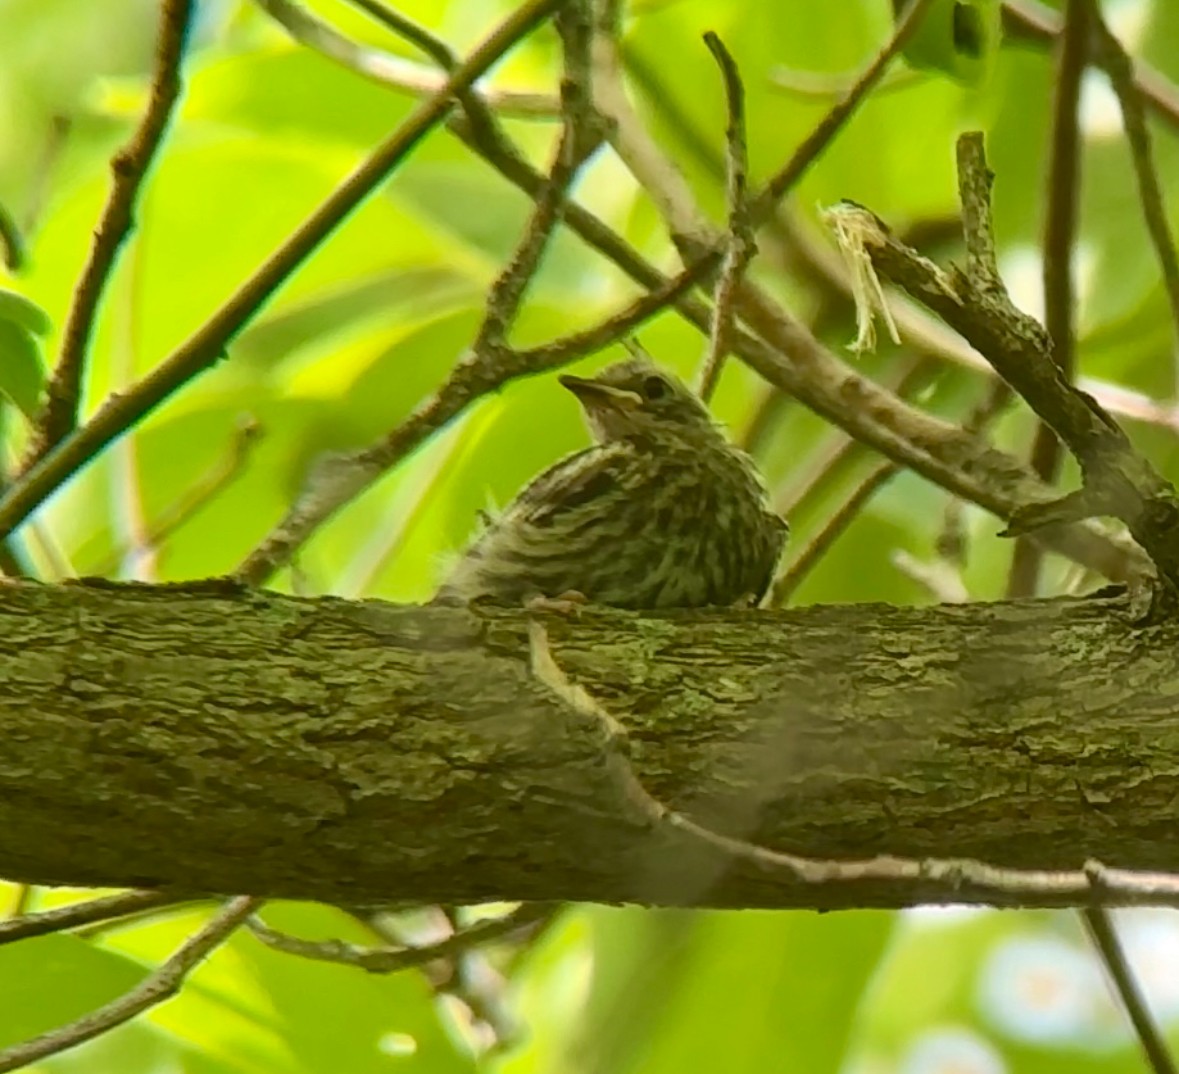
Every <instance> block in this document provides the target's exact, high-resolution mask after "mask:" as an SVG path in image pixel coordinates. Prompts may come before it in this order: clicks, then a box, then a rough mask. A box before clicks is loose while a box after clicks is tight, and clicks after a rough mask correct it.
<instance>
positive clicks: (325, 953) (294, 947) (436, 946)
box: [247, 903, 552, 973]
mask: <svg viewBox="0 0 1179 1074" xmlns="http://www.w3.org/2000/svg"><path fill="white" fill-rule="evenodd" d="M551 912H552V909H551V907H549V906H548V905H547V904H545V903H529V904H528V905H526V906H520V907H517V908H516V909H515V910H511V911H509V912H508V913H506V914H503V915H502V916H500V917H493V918H487V919H485V920H483V921H477V922H476V923H475V924H473V925H468V926H467V927H465V928H462V929H459V930H458V931H456V932H455V933H453V934H452V935H450V936H447V937H446V938H445V939H443V940H439V941H437V942H436V943H430V944H423V945H422V946H420V947H415V946H413V945H411V944H399V945H396V946H393V945H387V946H381V947H363V946H359V945H357V944H351V943H345V942H344V941H343V940H304V939H302V938H301V937H298V936H292V935H290V933H286V932H282V931H281V930H279V929H276V928H272V927H271V926H270V925H267V924H266V922H264V921H263V920H262V919H261V918H259V917H257V916H254V917H252V918H250V920H249V921H248V922H247V924H248V926H249V929H250V931H251V932H252V933H253V934H254V935H255V936H256V937H257V938H258V940H259V941H260V942H262V943H264V944H266V946H267V947H273V948H274V949H275V950H276V951H282V952H284V953H286V954H288V955H296V956H298V957H299V958H309V959H314V960H316V961H318V962H336V963H339V964H341V965H344V966H355V967H356V968H358V969H362V970H366V971H367V972H369V973H398V972H400V971H401V970H407V969H411V968H413V967H414V966H424V965H425V964H426V963H428V962H434V961H435V960H437V959H444V958H454V957H455V956H456V955H461V954H463V953H464V952H466V951H469V950H470V949H471V948H473V947H477V946H479V945H480V944H486V943H490V942H492V941H495V940H499V939H502V938H503V937H505V936H511V935H512V934H513V933H518V932H522V931H524V930H526V929H528V928H530V927H531V926H532V925H535V924H536V923H537V922H538V921H541V920H543V919H544V918H545V917H547V916H548V915H549V914H550V913H551Z"/></svg>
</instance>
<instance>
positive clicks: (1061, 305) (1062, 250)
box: [1007, 0, 1089, 599]
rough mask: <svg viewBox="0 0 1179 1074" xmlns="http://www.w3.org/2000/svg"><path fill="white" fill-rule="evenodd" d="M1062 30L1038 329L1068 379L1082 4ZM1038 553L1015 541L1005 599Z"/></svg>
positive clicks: (1032, 576) (1040, 460)
mask: <svg viewBox="0 0 1179 1074" xmlns="http://www.w3.org/2000/svg"><path fill="white" fill-rule="evenodd" d="M1067 11H1068V13H1067V17H1066V20H1065V26H1064V32H1063V34H1062V35H1061V37H1060V45H1059V57H1058V59H1057V64H1056V78H1055V80H1054V81H1055V95H1054V99H1053V108H1052V113H1053V114H1052V143H1051V146H1050V150H1049V159H1048V183H1047V187H1046V188H1045V192H1044V194H1045V206H1046V214H1045V224H1044V243H1043V273H1044V327H1045V328H1046V329H1047V331H1048V339H1049V341H1050V342H1051V344H1052V357H1053V359H1054V360H1055V362H1056V364H1057V365H1058V366H1060V369H1061V372H1062V373H1063V374H1064V376H1065V377H1067V378H1068V379H1069V380H1073V379H1074V372H1075V371H1074V365H1075V362H1074V358H1073V352H1074V350H1075V328H1074V322H1075V320H1076V312H1075V310H1074V304H1073V246H1074V243H1075V240H1076V230H1077V201H1078V197H1079V193H1080V167H1081V153H1080V135H1079V129H1078V122H1077V119H1078V117H1077V112H1078V103H1079V101H1080V97H1081V76H1082V75H1083V74H1084V73H1085V64H1086V62H1087V60H1088V53H1089V8H1088V3H1087V0H1069V4H1068V9H1067ZM1031 464H1032V469H1033V470H1034V471H1035V472H1036V473H1037V474H1038V475H1039V476H1040V477H1041V478H1043V479H1044V480H1045V481H1047V482H1049V483H1051V482H1053V481H1055V480H1056V475H1057V472H1058V470H1059V469H1060V441H1059V440H1058V439H1057V436H1056V434H1055V433H1054V432H1053V431H1052V428H1051V427H1050V426H1048V425H1045V424H1044V423H1043V422H1040V423H1039V424H1038V426H1037V429H1036V436H1035V440H1034V442H1033V444H1032V457H1031ZM1041 558H1042V554H1041V551H1040V548H1039V546H1038V545H1036V544H1035V543H1034V542H1032V541H1029V540H1028V539H1027V538H1026V537H1020V538H1018V539H1017V540H1016V542H1015V552H1014V554H1013V556H1012V562H1011V573H1010V575H1009V576H1008V579H1007V596H1008V597H1010V598H1012V599H1016V598H1019V597H1031V596H1035V593H1036V589H1037V584H1038V580H1039V576H1040V562H1041Z"/></svg>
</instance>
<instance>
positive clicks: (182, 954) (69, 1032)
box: [0, 896, 261, 1074]
mask: <svg viewBox="0 0 1179 1074" xmlns="http://www.w3.org/2000/svg"><path fill="white" fill-rule="evenodd" d="M259 905H261V900H259V899H252V898H248V897H246V896H239V897H238V898H235V899H230V900H228V901H227V902H226V903H225V904H224V905H223V906H222V908H221V909H220V910H219V911H218V912H217V913H216V914H215V915H214V916H213V917H212V918H210V920H209V922H208V923H207V924H206V925H205V926H204V928H202V929H201V930H200V931H199V932H196V933H194V934H193V935H192V936H190V937H189V938H188V939H187V940H186V941H185V942H184V943H183V944H182V945H181V946H180V947H179V948H178V949H177V950H176V952H175V953H174V954H173V955H172V956H171V957H170V958H169V959H168V960H167V961H166V962H164V963H162V964H161V965H160V967H159V968H158V969H157V970H155V971H154V972H153V973H151V974H150V975H149V976H148V977H146V978H145V979H144V980H143V981H141V982H140V983H139V984H137V985H136V986H135V987H134V988H132V989H131V990H130V991H129V992H127V993H125V994H124V995H122V996H120V997H119V998H118V999H115V1000H112V1001H111V1002H110V1003H107V1004H106V1005H105V1006H102V1007H99V1008H98V1010H96V1011H92V1012H91V1013H90V1014H86V1015H83V1016H82V1017H81V1018H79V1019H78V1020H77V1021H76V1022H71V1023H70V1024H69V1025H65V1026H62V1027H61V1028H59V1029H53V1030H50V1031H49V1032H48V1033H43V1034H42V1035H41V1036H39V1037H34V1038H33V1039H32V1040H28V1041H25V1042H24V1043H22V1044H14V1045H12V1046H11V1047H10V1048H5V1049H3V1050H0V1074H4V1072H5V1071H9V1070H17V1069H19V1068H20V1067H23V1066H27V1065H28V1064H30V1063H35V1062H37V1061H38V1060H40V1059H45V1058H47V1057H49V1056H51V1055H59V1054H60V1053H61V1052H64V1051H68V1050H69V1049H70V1048H76V1047H77V1046H78V1045H79V1044H84V1043H85V1042H86V1041H88V1040H93V1039H94V1038H95V1037H97V1036H101V1035H102V1034H103V1033H106V1032H107V1031H108V1030H111V1029H114V1028H115V1026H119V1025H122V1024H123V1023H124V1022H127V1021H130V1020H131V1019H132V1018H134V1017H135V1016H136V1015H137V1014H141V1013H142V1012H143V1011H146V1010H148V1009H149V1008H151V1007H155V1006H157V1005H158V1004H160V1003H163V1002H164V1000H166V999H170V998H171V997H172V996H174V995H175V994H176V993H177V992H178V991H179V990H180V986H181V985H182V984H183V983H184V979H185V978H186V977H187V976H188V975H189V973H191V972H192V971H193V970H194V969H196V967H197V966H198V965H200V963H201V962H203V961H204V960H205V959H206V958H207V957H208V956H209V955H210V954H211V953H212V952H213V951H215V950H216V949H217V948H218V947H220V946H221V945H222V944H223V943H224V942H225V941H226V940H227V939H228V938H229V937H230V935H231V934H232V933H233V932H234V930H235V929H237V928H238V927H239V926H240V925H241V924H242V923H243V922H244V921H245V920H246V918H248V917H249V916H250V914H252V913H253V912H254V911H255V910H256V909H257V908H258V906H259Z"/></svg>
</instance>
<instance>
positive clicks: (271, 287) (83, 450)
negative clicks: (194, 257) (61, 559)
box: [0, 0, 566, 538]
mask: <svg viewBox="0 0 1179 1074" xmlns="http://www.w3.org/2000/svg"><path fill="white" fill-rule="evenodd" d="M564 2H566V0H526V2H524V3H522V4H521V5H520V6H519V7H517V8H516V9H515V10H514V11H513V12H512V14H511V15H509V16H508V17H507V18H506V19H505V20H504V21H503V22H502V23H501V24H500V25H499V26H498V27H497V28H496V29H495V30H494V31H492V33H491V34H490V35H488V37H486V38H485V39H484V40H483V42H482V43H481V44H480V45H479V46H478V47H477V48H476V49H475V51H474V52H472V53H471V55H470V56H469V57H468V58H467V59H466V60H465V61H464V62H463V63H462V65H461V66H460V67H458V68H457V69H456V70H455V72H454V74H452V75H451V76H450V77H449V78H448V79H447V80H446V85H445V86H444V87H443V89H442V90H441V91H440V92H439V93H437V94H435V95H434V96H433V97H431V98H430V99H429V100H427V101H424V102H423V103H422V104H421V105H419V106H418V107H417V108H416V109H415V110H414V111H413V113H412V114H411V115H410V116H409V118H408V119H406V120H405V122H404V123H402V124H401V126H400V127H399V128H398V129H397V131H396V132H394V134H393V135H392V136H391V137H390V138H389V139H387V140H386V141H385V142H383V143H382V144H381V145H380V146H378V147H377V149H375V150H374V151H373V153H372V154H371V155H370V156H369V157H368V158H367V159H366V160H365V161H364V162H363V163H362V164H360V165H359V166H358V167H357V168H356V170H355V171H354V172H353V173H352V174H351V175H350V176H349V177H348V178H347V179H345V180H344V182H343V183H341V184H340V186H339V187H337V188H336V190H335V191H334V192H333V193H332V194H331V195H330V196H329V197H328V198H327V200H326V201H324V202H323V204H322V205H320V207H319V208H318V209H317V210H316V211H315V212H314V213H312V215H311V216H310V217H309V218H308V219H307V220H306V221H305V222H304V223H303V225H302V226H301V227H300V228H299V229H298V230H297V231H296V232H295V233H294V234H293V235H291V236H290V238H288V239H287V241H286V242H285V243H284V244H283V245H282V246H280V247H279V249H278V250H276V251H275V252H274V253H273V254H272V255H271V257H270V258H269V259H268V260H267V261H266V262H265V263H264V264H263V265H262V266H260V267H259V268H258V270H257V271H256V272H255V273H254V274H253V276H251V277H250V278H249V279H248V280H246V281H245V283H243V284H242V285H241V286H240V287H239V288H238V290H237V291H236V292H235V293H234V294H233V295H232V296H231V297H230V298H229V299H228V300H227V301H226V302H225V303H224V304H223V305H222V306H221V308H220V309H219V310H218V311H217V312H216V313H215V314H213V316H212V317H211V318H210V319H209V320H208V321H206V322H205V324H204V325H203V326H202V327H201V328H199V329H198V330H197V331H196V332H195V333H194V334H193V335H192V336H190V337H189V338H188V339H187V340H186V341H185V342H184V343H182V344H181V345H180V347H179V348H178V349H177V350H175V351H173V353H172V354H171V355H169V357H168V358H166V359H165V360H164V361H163V362H161V363H160V364H159V365H158V366H157V367H156V368H155V369H154V370H153V371H152V372H151V373H149V374H148V375H147V376H145V377H144V378H143V379H142V380H140V381H138V382H137V383H136V384H135V385H133V386H132V387H131V388H130V389H128V390H127V391H126V392H125V393H123V394H121V395H118V396H112V397H111V398H109V399H108V400H107V401H106V402H105V403H104V404H103V406H102V408H101V409H100V410H99V412H98V413H97V414H96V415H95V416H94V417H93V418H92V419H91V420H90V421H89V422H88V423H87V424H86V425H85V426H83V427H82V428H80V429H79V430H77V431H76V432H75V433H74V434H73V435H71V436H70V437H68V438H67V439H66V440H65V441H63V442H62V443H61V444H60V445H58V446H57V447H56V448H54V449H53V450H52V451H51V452H50V453H49V454H48V455H46V456H45V458H43V459H42V460H41V461H40V462H39V463H38V464H37V465H36V466H34V467H33V468H32V469H30V470H28V471H27V472H26V473H25V474H24V475H22V477H21V479H20V480H19V481H18V482H16V483H15V484H14V485H13V486H12V488H11V489H9V490H8V491H7V492H6V493H5V494H4V495H3V496H2V497H0V538H3V537H5V536H7V535H8V534H9V533H11V532H12V531H13V530H14V529H15V528H16V527H17V526H19V525H20V524H21V523H22V522H23V521H24V520H25V519H26V518H28V516H29V515H30V514H31V513H32V512H33V511H34V510H36V508H37V507H39V506H40V505H41V504H42V503H43V502H44V501H45V499H46V498H47V497H48V496H49V495H51V494H52V493H53V492H54V491H56V489H57V488H59V487H60V486H61V485H62V484H63V483H64V482H65V481H66V480H68V479H69V478H70V477H71V476H72V475H73V474H74V473H76V472H77V471H78V470H79V469H80V468H81V467H83V466H85V465H86V464H87V463H89V462H90V461H91V460H92V459H93V458H94V457H95V456H96V455H97V454H98V452H100V451H101V450H102V449H103V448H104V447H106V445H107V444H109V443H110V442H111V441H112V440H114V439H115V438H117V437H119V436H122V435H123V434H124V433H126V432H127V430H128V429H130V428H131V427H132V426H134V425H135V424H136V423H137V422H139V421H141V420H142V419H143V418H144V417H145V416H146V415H147V414H149V413H150V412H151V411H152V410H153V409H154V408H155V407H157V406H158V405H159V404H160V403H162V402H163V401H164V400H165V399H167V398H168V397H169V396H170V395H171V394H172V393H173V392H175V391H176V390H177V389H178V388H180V387H181V386H182V385H184V384H186V383H187V382H188V381H190V380H191V379H192V378H193V377H195V376H197V375H198V374H199V373H202V372H204V370H206V369H208V368H209V367H210V366H212V365H213V364H215V363H216V362H217V360H218V359H219V358H220V357H222V355H223V354H224V351H225V347H226V345H227V344H228V343H229V341H230V340H231V339H232V338H233V337H234V336H235V335H236V334H237V333H238V332H239V331H240V330H241V328H242V327H243V326H244V325H245V324H246V323H247V322H248V321H249V320H250V319H251V318H252V317H253V316H254V314H255V313H257V311H258V310H259V308H260V307H261V306H262V305H263V303H265V302H266V301H267V299H269V298H270V296H271V295H272V294H273V293H274V291H275V290H277V288H278V287H279V285H280V284H281V283H282V282H283V281H284V280H285V279H286V278H287V277H288V276H289V275H290V274H291V273H292V272H294V270H295V269H296V268H298V267H299V265H301V264H302V263H303V261H305V260H306V258H307V257H308V256H309V255H310V254H311V253H312V252H313V251H314V250H315V249H316V248H317V247H318V246H319V245H320V243H322V242H323V241H324V240H325V239H326V238H327V237H328V236H329V235H330V234H331V233H332V232H333V231H334V230H335V228H336V227H337V226H338V225H339V224H340V222H341V221H342V220H343V219H344V218H345V217H346V216H347V215H348V214H349V213H350V212H351V211H352V210H353V209H355V208H356V207H357V206H358V205H359V204H360V202H361V201H362V200H364V198H366V197H367V196H368V195H369V194H370V193H371V192H372V190H373V189H374V188H375V187H376V186H377V185H378V184H379V183H381V182H382V181H383V180H384V179H385V178H386V177H387V176H388V175H389V173H390V172H392V171H393V169H394V168H396V167H397V166H398V165H399V164H400V163H401V162H402V161H404V160H405V158H406V157H407V156H408V155H409V153H410V152H411V151H412V150H413V149H414V148H415V147H416V146H417V145H418V143H419V142H420V141H421V140H422V139H423V138H424V137H425V136H426V134H428V133H429V132H430V131H431V130H432V129H433V128H434V127H435V126H437V125H438V124H439V123H440V122H441V121H442V120H443V119H445V117H446V115H447V113H449V112H450V111H451V109H452V108H453V107H454V95H455V94H456V93H458V92H459V91H461V90H462V89H465V88H466V87H468V86H470V85H471V84H472V83H474V81H475V80H476V79H477V78H479V77H480V76H481V75H482V74H483V73H484V72H485V71H487V70H488V69H489V68H490V67H491V66H492V65H493V64H494V63H495V62H496V61H497V60H498V59H499V58H500V57H501V56H502V55H503V54H504V53H506V52H507V51H508V50H509V49H510V48H511V47H512V46H513V45H515V44H516V43H517V42H518V41H520V40H521V39H522V38H524V37H525V36H526V35H527V34H529V33H530V32H531V31H533V30H534V29H535V28H536V27H537V26H538V25H540V23H541V22H543V21H544V20H545V19H546V18H548V17H549V16H550V15H551V14H552V13H553V11H555V10H556V9H557V8H558V7H560V6H561V4H562V3H564Z"/></svg>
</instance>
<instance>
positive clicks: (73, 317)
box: [24, 0, 195, 470]
mask: <svg viewBox="0 0 1179 1074" xmlns="http://www.w3.org/2000/svg"><path fill="white" fill-rule="evenodd" d="M194 7H195V3H194V0H164V2H163V4H162V6H161V8H160V28H159V34H158V40H157V44H156V60H155V70H154V71H153V72H152V80H151V90H150V95H149V97H148V102H147V110H146V111H145V112H144V114H143V119H142V120H141V121H140V124H139V127H138V129H137V130H136V131H135V133H134V134H133V135H132V136H131V140H130V141H129V142H128V143H127V144H126V145H125V146H124V147H123V148H122V149H120V150H119V151H118V152H117V153H116V154H115V156H114V159H113V160H112V161H111V173H112V180H113V181H112V184H111V192H110V196H109V197H108V198H107V202H106V206H105V207H104V208H103V210H102V216H101V218H100V219H99V222H98V226H97V228H96V229H95V231H94V244H93V246H92V247H91V249H90V256H89V258H88V259H87V261H86V266H85V267H84V268H83V269H82V277H81V279H80V280H79V281H78V285H77V287H75V288H74V297H73V302H72V303H71V305H70V312H69V314H68V316H67V317H66V323H65V329H64V331H63V333H62V342H61V351H60V353H59V354H58V356H57V364H56V366H55V367H54V370H53V376H52V377H51V378H50V380H49V383H48V385H47V386H46V397H45V406H44V408H43V409H42V411H41V413H40V415H39V416H38V418H37V422H36V428H35V430H34V435H33V440H32V446H31V448H30V451H29V453H28V457H27V458H26V460H25V463H24V469H26V470H27V469H28V468H29V467H31V466H33V465H34V464H35V463H36V462H37V461H38V460H39V459H41V458H42V457H43V456H44V455H45V453H46V452H47V451H49V450H50V449H51V448H53V447H54V446H55V445H56V444H58V443H59V442H60V441H61V440H62V439H63V438H64V437H66V436H68V435H69V434H70V433H71V432H73V431H74V429H75V428H76V427H77V425H78V405H79V401H80V398H81V394H82V375H83V371H84V369H85V365H86V355H87V351H88V349H89V346H90V337H91V334H92V332H93V329H94V319H95V316H96V314H97V312H98V304H99V302H100V301H101V300H102V294H103V291H104V290H105V289H106V286H107V283H108V282H109V280H110V278H111V274H112V272H113V271H114V267H115V261H116V259H117V258H118V256H119V251H120V249H121V248H122V246H123V243H124V241H125V240H126V238H127V236H128V235H129V234H130V233H131V229H132V228H133V227H134V225H135V205H136V202H137V201H138V198H139V191H140V189H141V187H142V186H143V183H144V180H145V178H146V176H147V171H148V169H149V168H150V167H151V163H152V160H153V159H154V158H155V155H156V151H157V150H158V149H159V147H160V144H161V143H162V141H163V139H164V134H165V132H166V131H167V129H168V121H169V120H170V119H171V116H172V109H173V108H174V106H175V104H176V101H177V99H178V98H179V97H180V92H181V81H180V64H181V58H182V56H183V54H184V42H185V38H186V36H187V34H188V27H189V23H190V22H191V21H192V12H193V9H194Z"/></svg>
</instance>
